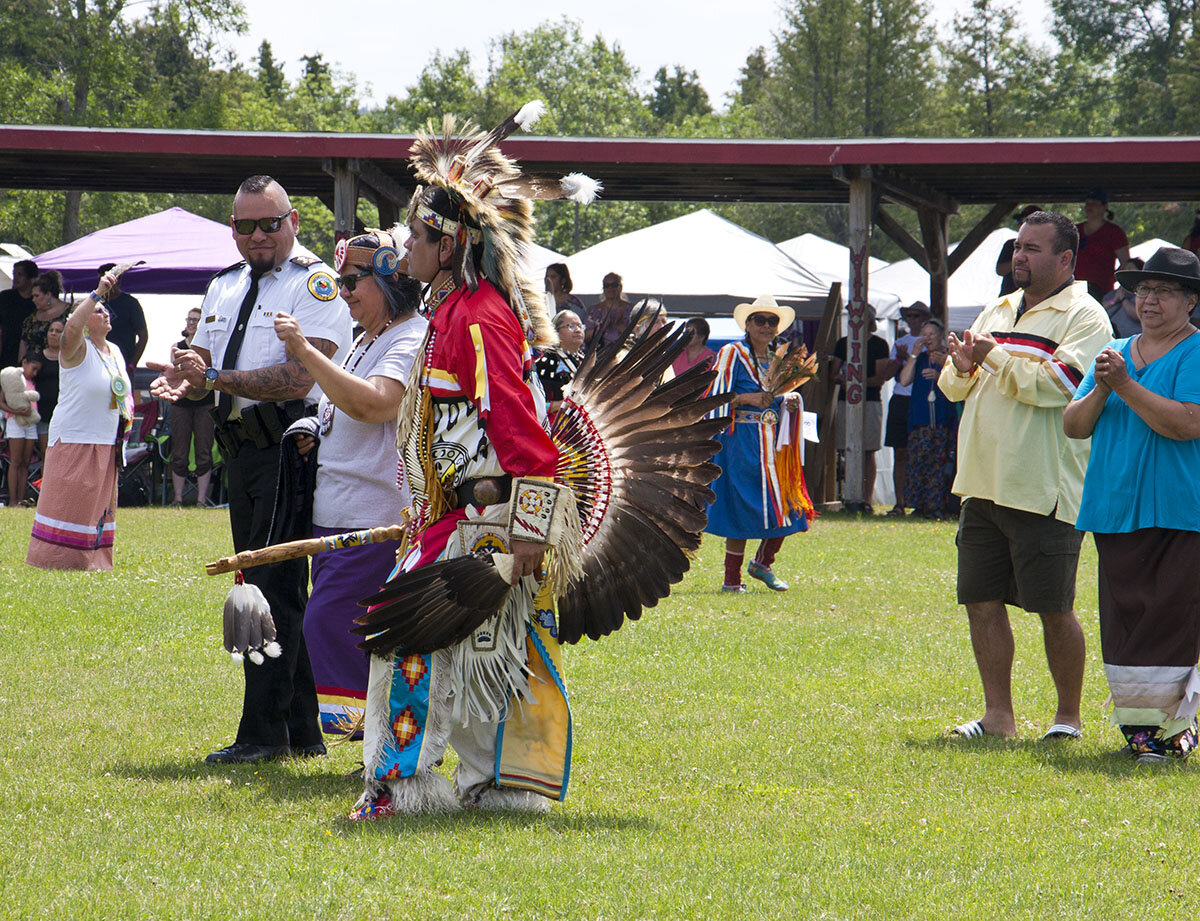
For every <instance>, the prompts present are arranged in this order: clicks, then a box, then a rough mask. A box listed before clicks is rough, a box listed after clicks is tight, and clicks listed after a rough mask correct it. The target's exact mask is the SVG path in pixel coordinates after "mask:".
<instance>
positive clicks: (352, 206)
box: [333, 160, 358, 241]
mask: <svg viewBox="0 0 1200 921" xmlns="http://www.w3.org/2000/svg"><path fill="white" fill-rule="evenodd" d="M357 212H358V173H357V172H356V171H354V170H353V169H351V168H350V164H349V163H347V162H346V161H345V160H338V161H335V163H334V165H333V239H334V240H335V241H336V240H345V239H347V238H348V237H352V236H354V231H355V226H354V218H355V215H356V214H357Z"/></svg>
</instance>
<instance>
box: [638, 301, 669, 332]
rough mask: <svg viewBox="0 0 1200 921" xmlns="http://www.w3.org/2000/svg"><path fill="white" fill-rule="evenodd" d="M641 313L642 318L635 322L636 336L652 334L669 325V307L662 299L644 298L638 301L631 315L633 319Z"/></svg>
mask: <svg viewBox="0 0 1200 921" xmlns="http://www.w3.org/2000/svg"><path fill="white" fill-rule="evenodd" d="M639 313H640V314H641V316H640V317H638V319H637V320H636V321H635V323H634V327H633V334H634V335H635V336H642V335H645V334H646V333H652V332H654V331H655V330H658V329H662V328H663V327H664V326H666V325H667V319H668V317H667V305H666V304H664V303H663V302H662V298H657V297H644V298H642V299H641V300H640V301H637V302H636V303H635V304H634V305H633V309H632V310H630V312H629V314H630V317H631V318H632V317H636V316H638V314H639Z"/></svg>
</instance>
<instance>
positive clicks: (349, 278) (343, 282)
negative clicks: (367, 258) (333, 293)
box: [337, 269, 371, 294]
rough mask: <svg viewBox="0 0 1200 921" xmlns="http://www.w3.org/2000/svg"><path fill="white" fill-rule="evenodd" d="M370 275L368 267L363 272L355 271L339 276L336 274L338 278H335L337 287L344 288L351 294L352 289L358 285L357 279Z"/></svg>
mask: <svg viewBox="0 0 1200 921" xmlns="http://www.w3.org/2000/svg"><path fill="white" fill-rule="evenodd" d="M370 276H371V270H370V269H367V271H365V272H357V273H355V274H353V275H340V276H338V280H337V283H338V287H339V288H345V289H346V290H347V291H349V292H350V293H351V294H353V293H354V289H355V288H357V287H358V280H359V279H360V278H369V277H370Z"/></svg>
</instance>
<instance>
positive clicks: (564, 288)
mask: <svg viewBox="0 0 1200 921" xmlns="http://www.w3.org/2000/svg"><path fill="white" fill-rule="evenodd" d="M573 287H574V285H573V284H572V282H571V271H570V269H568V268H567V264H566V263H565V262H552V263H551V264H550V265H548V266H546V293H547V294H549V295H550V297H551V298H552V299H553V301H554V303H553V304H547V305H546V306H547V307H553V308H554V312H555V313H560V312H562V311H564V310H570V311H573V312H574V314H575V315H576V316H577V317H579V318H580V319H581V320H582V319H583V317H584V316H585V314H586V313H587V309H586V308H585V307H584V306H583V301H581V300H580V299H579V298H577V297H576V296H575V295H574V294H572V293H571V289H572V288H573Z"/></svg>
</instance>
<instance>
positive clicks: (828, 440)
mask: <svg viewBox="0 0 1200 921" xmlns="http://www.w3.org/2000/svg"><path fill="white" fill-rule="evenodd" d="M841 320H842V283H841V282H840V281H835V282H834V283H833V284H832V285H830V286H829V295H828V296H827V297H826V298H825V312H824V313H823V314H822V315H821V325H820V327H819V328H818V329H817V340H816V342H815V343H813V354H815V355H817V356H818V357H819V358H820V359H821V361H822V364H821V366H820V367H822V369H823V372H822V374H821V375H820V377H819V378H818V379H816V380H811V381H809V382H808V383H806V384H805V385H804V386H803V387H801V388H800V396H801V397H803V398H804V405H805V407H806V408H807V409H809V410H810V411H812V410H815V411H816V413H817V417H818V420H819V421H818V425H817V437H818V438H819V439H820V440H821V441H820V444H818V445H817V448H816V450H815V451H809V450H806V451H805V455H804V456H805V461H804V479H805V481H806V482H807V484H808V494H809V497H810V498H811V499H812V500H813V502H814V503H815V504H816V505H817V506H818V507H821V506H824V505H828V504H829V503H832V502H835V501H836V500H837V385H836V384H834V383H833V381H831V380H830V379H829V374H828V373H827V371H826V370H824V369H828V366H829V365H828V362H827V361H825V358H826V356H828V355H829V354H830V353H832V352H833V345H834V343H835V342H836V341H837V338H838V333H839V332H840V325H841Z"/></svg>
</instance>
